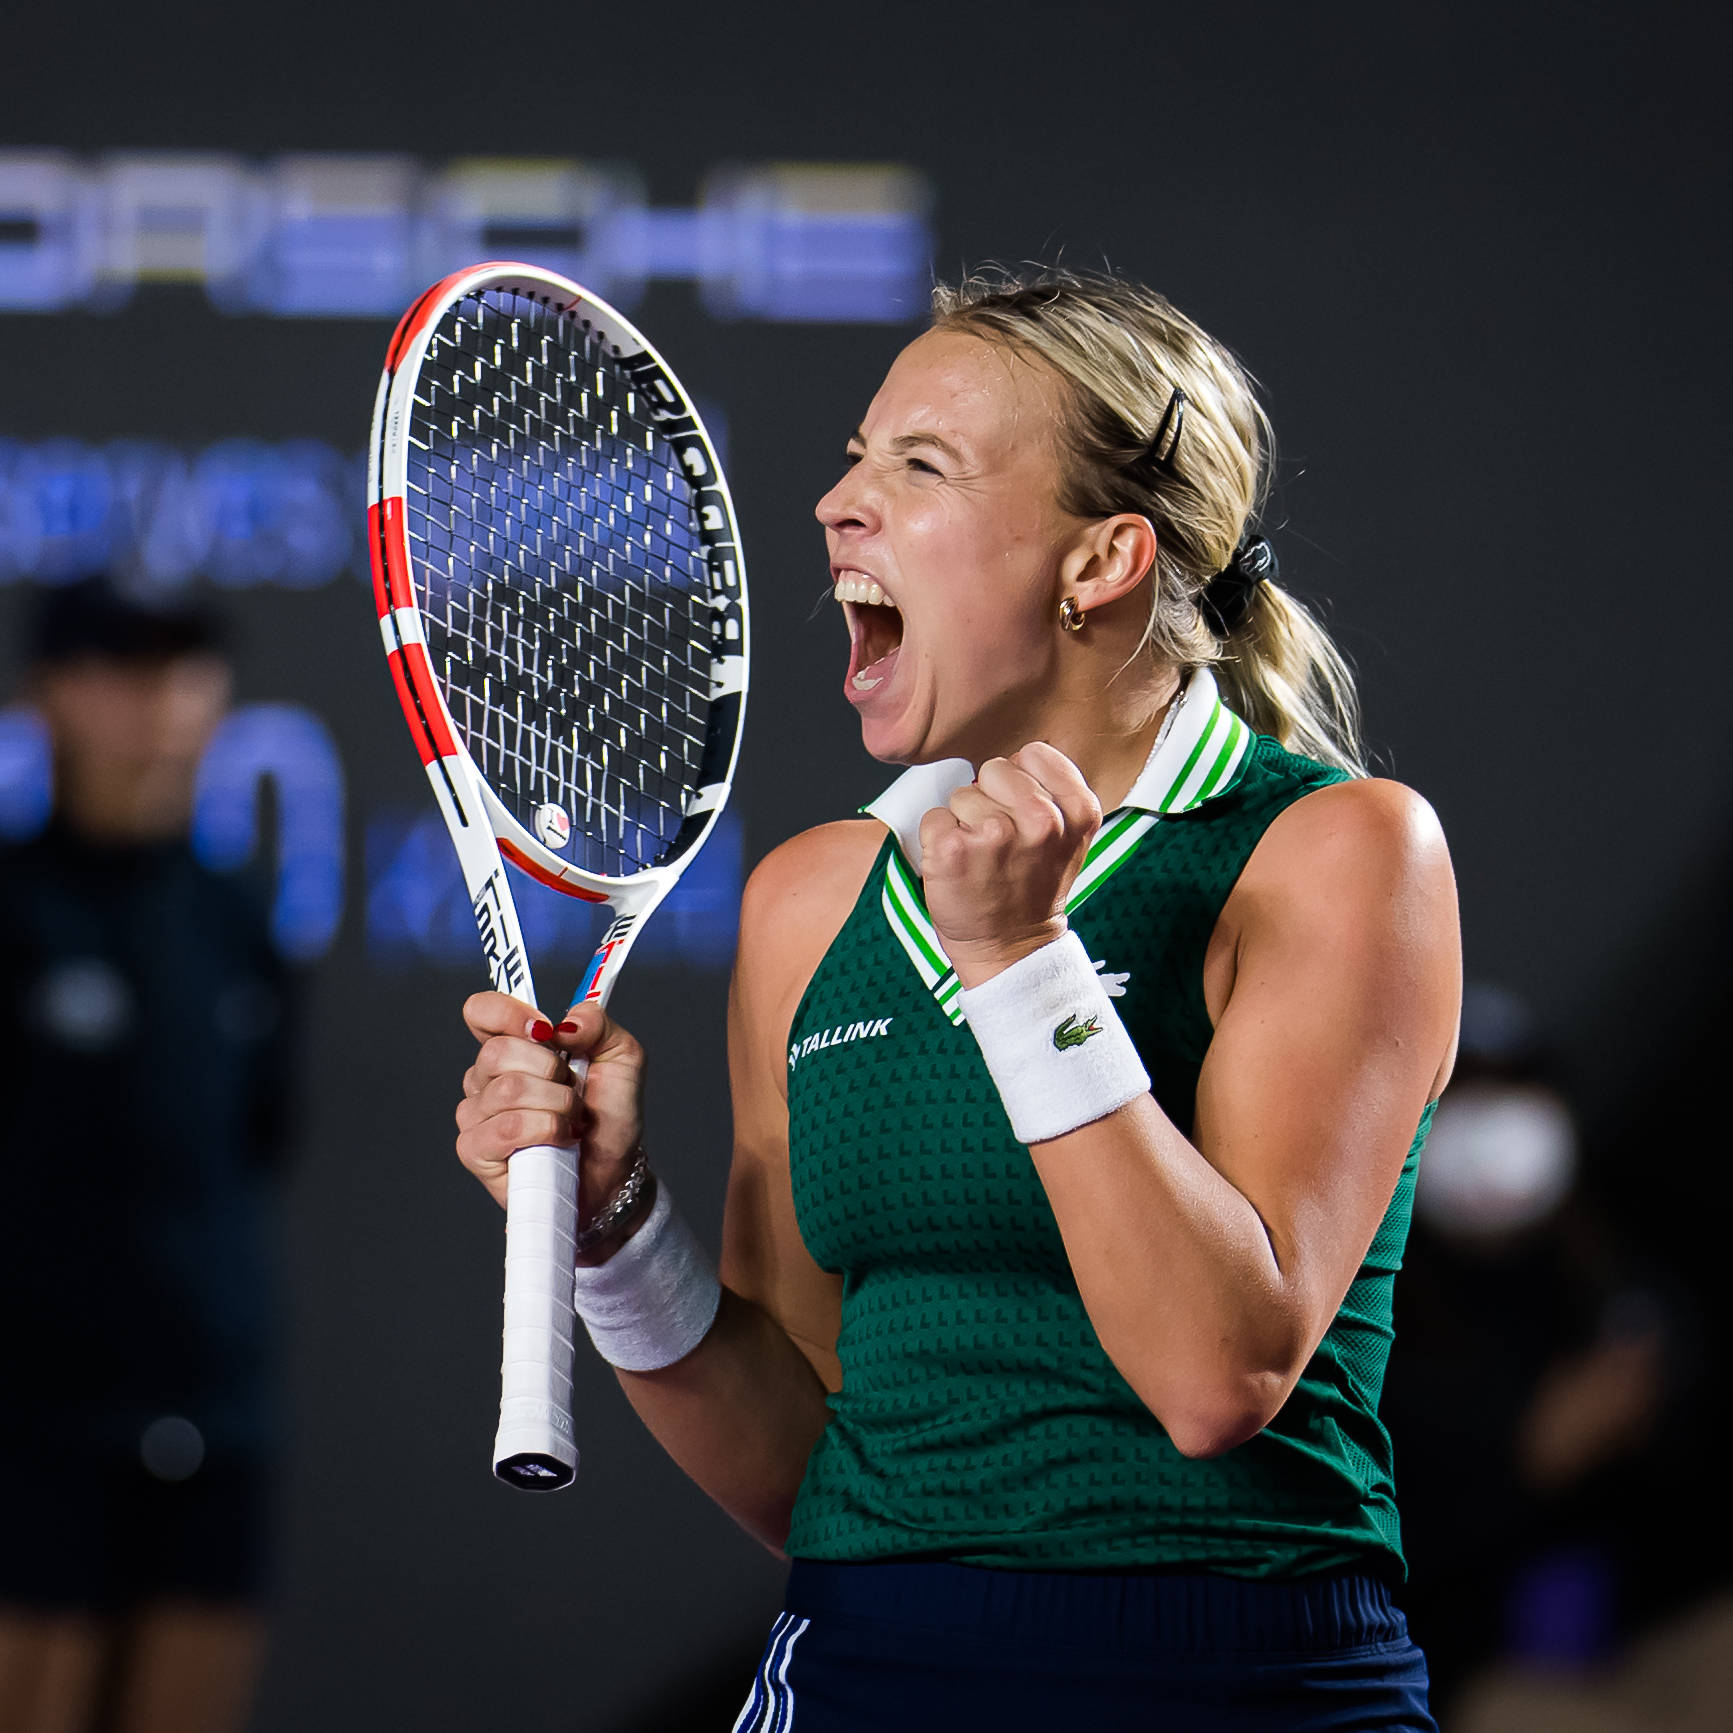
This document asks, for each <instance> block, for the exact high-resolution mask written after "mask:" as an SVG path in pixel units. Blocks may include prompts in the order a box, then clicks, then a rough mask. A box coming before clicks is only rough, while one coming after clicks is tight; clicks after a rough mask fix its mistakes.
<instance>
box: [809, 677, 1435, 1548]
mask: <svg viewBox="0 0 1733 1733" xmlns="http://www.w3.org/2000/svg"><path fill="white" fill-rule="evenodd" d="M971 775H972V772H971V771H970V770H969V767H968V766H967V765H966V764H964V763H962V762H961V761H950V763H949V764H948V765H929V766H922V767H920V768H918V769H916V770H912V771H910V772H908V773H907V774H906V775H905V776H904V777H903V778H901V779H900V780H899V782H898V783H897V784H895V785H894V786H893V788H892V789H891V790H890V791H889V793H888V794H887V796H886V797H885V799H884V800H882V801H881V802H878V803H875V805H874V806H873V807H871V808H869V809H868V810H869V811H872V812H874V813H875V814H876V815H878V816H880V817H881V818H883V819H884V821H885V822H886V823H887V824H888V825H889V826H890V827H891V830H892V835H891V836H890V837H889V838H887V840H886V842H885V845H884V847H883V848H882V849H881V851H880V853H879V855H878V858H877V860H876V861H875V862H874V865H873V870H872V872H871V874H870V875H869V876H868V878H867V882H866V885H865V888H864V889H863V890H862V892H861V894H860V897H859V900H858V901H857V902H856V904H855V906H854V909H853V911H852V913H851V914H850V915H849V918H848V921H847V923H846V924H845V925H844V927H843V929H842V931H841V932H840V933H839V934H838V936H837V938H836V940H835V942H834V943H833V944H832V945H831V947H830V949H829V950H828V951H827V952H826V953H825V955H824V958H823V960H822V961H821V962H820V964H819V967H818V970H817V972H816V973H815V974H814V976H813V978H812V981H811V983H810V985H809V986H808V988H807V991H806V994H805V996H804V998H803V999H802V1000H801V1003H800V1006H799V1009H798V1010H797V1011H796V1013H795V1017H794V1021H793V1023H792V1025H791V1027H790V1032H789V1055H788V1065H789V1070H788V1122H789V1123H788V1133H789V1135H788V1142H789V1161H790V1165H791V1172H792V1178H793V1186H794V1202H795V1209H796V1212H797V1216H798V1219H799V1223H800V1231H801V1235H802V1237H803V1238H804V1240H805V1242H806V1244H807V1247H808V1248H809V1250H810V1251H811V1253H812V1255H813V1257H814V1258H815V1259H816V1260H817V1261H818V1263H819V1264H821V1265H822V1266H823V1267H824V1268H825V1269H827V1270H832V1271H836V1272H839V1273H840V1274H841V1276H842V1278H843V1298H842V1328H841V1333H840V1336H839V1338H838V1341H837V1353H838V1356H839V1358H840V1360H841V1362H842V1388H841V1390H840V1391H839V1392H838V1393H837V1394H836V1395H835V1396H833V1397H832V1398H831V1401H830V1421H829V1424H828V1426H827V1427H826V1429H825V1432H824V1435H823V1437H822V1438H821V1439H820V1441H819V1443H818V1445H817V1447H816V1448H815V1449H814V1451H813V1453H812V1456H811V1459H810V1460H809V1462H808V1464H807V1469H806V1475H805V1478H804V1480H803V1482H802V1485H801V1488H800V1494H799V1498H798V1499H797V1501H796V1504H795V1508H794V1516H793V1523H792V1528H791V1531H790V1534H789V1539H788V1551H789V1553H790V1554H791V1555H793V1556H795V1557H800V1558H813V1559H830V1560H874V1559H892V1558H896V1559H912V1558H929V1559H948V1560H951V1561H953V1562H956V1563H961V1564H972V1565H985V1566H993V1567H999V1568H1005V1569H1013V1570H1016V1569H1024V1570H1096V1571H1102V1570H1123V1569H1180V1570H1194V1571H1214V1572H1222V1573H1225V1574H1228V1575H1233V1576H1245V1577H1265V1578H1275V1577H1289V1576H1299V1575H1305V1574H1309V1573H1313V1572H1318V1571H1326V1570H1337V1569H1365V1570H1374V1571H1377V1572H1380V1573H1381V1574H1384V1575H1387V1576H1394V1577H1400V1576H1402V1575H1403V1574H1404V1573H1405V1567H1404V1564H1403V1560H1402V1553H1401V1544H1400V1538H1399V1534H1398V1528H1397V1520H1396V1505H1395V1500H1394V1491H1393V1486H1392V1479H1391V1453H1390V1440H1389V1436H1388V1434H1387V1433H1386V1432H1385V1429H1384V1427H1383V1425H1382V1424H1381V1423H1380V1422H1379V1419H1378V1396H1379V1390H1380V1387H1381V1385H1382V1383H1383V1377H1384V1365H1385V1360H1386V1358H1387V1356H1388V1353H1389V1349H1390V1342H1391V1339H1392V1334H1393V1332H1392V1329H1391V1287H1392V1284H1393V1280H1394V1276H1395V1272H1396V1270H1397V1268H1398V1266H1399V1265H1400V1263H1401V1257H1402V1248H1403V1244H1404V1242H1405V1240H1406V1238H1407V1233H1408V1220H1409V1210H1410V1203H1411V1200H1412V1196H1413V1189H1414V1178H1415V1172H1416V1168H1417V1164H1418V1159H1419V1153H1420V1146H1421V1143H1422V1142H1423V1141H1424V1137H1425V1132H1426V1127H1427V1123H1428V1121H1429V1120H1430V1117H1431V1109H1430V1108H1429V1109H1428V1110H1427V1113H1426V1115H1425V1116H1424V1117H1423V1118H1422V1120H1421V1123H1420V1126H1419V1128H1418V1130H1417V1132H1416V1135H1415V1138H1414V1143H1413V1147H1412V1148H1411V1149H1410V1151H1409V1154H1408V1159H1407V1161H1406V1163H1405V1164H1404V1166H1403V1169H1402V1174H1401V1178H1400V1180H1399V1182H1398V1184H1397V1186H1396V1190H1395V1195H1394V1197H1393V1198H1392V1200H1391V1203H1390V1207H1389V1209H1388V1211H1387V1212H1386V1214H1385V1217H1384V1220H1383V1223H1382V1225H1381V1226H1380V1228H1379V1230H1378V1232H1377V1234H1376V1236H1375V1237H1374V1239H1373V1242H1372V1246H1371V1249H1370V1251H1369V1252H1368V1253H1367V1256H1366V1260H1365V1263H1364V1264H1363V1265H1362V1266H1361V1268H1360V1270H1359V1272H1358V1274H1357V1276H1356V1277H1355V1280H1354V1282H1353V1285H1352V1286H1351V1287H1350V1288H1349V1290H1348V1294H1347V1298H1346V1299H1345V1300H1344V1301H1343V1303H1342V1308H1341V1310H1340V1311H1339V1312H1338V1313H1337V1315H1336V1318H1335V1321H1334V1322H1333V1323H1332V1324H1331V1326H1330V1329H1329V1331H1328V1332H1327V1334H1326V1335H1325V1337H1324V1340H1323V1342H1322V1344H1321V1345H1320V1347H1319V1349H1318V1351H1317V1353H1316V1354H1315V1355H1314V1356H1313V1358H1312V1361H1311V1363H1310V1364H1309V1365H1308V1366H1307V1368H1306V1370H1305V1373H1304V1375H1303V1376H1302V1377H1301V1379H1300V1381H1299V1383H1298V1385H1297V1386H1296V1387H1295V1389H1294V1392H1293V1394H1292V1395H1291V1396H1290V1397H1289V1399H1288V1401H1287V1402H1286V1404H1284V1406H1283V1408H1282V1410H1281V1412H1280V1413H1279V1414H1278V1415H1277V1416H1276V1417H1275V1419H1274V1420H1272V1421H1271V1422H1270V1424H1269V1425H1268V1426H1267V1427H1265V1428H1264V1430H1263V1431H1262V1432H1260V1433H1259V1434H1258V1435H1257V1436H1256V1437H1255V1438H1253V1439H1250V1440H1248V1441H1247V1442H1246V1443H1244V1444H1241V1445H1239V1446H1238V1447H1237V1448H1235V1449H1233V1450H1230V1451H1228V1452H1226V1453H1225V1454H1224V1455H1221V1456H1218V1457H1215V1458H1212V1459H1209V1460H1207V1461H1203V1460H1191V1459H1188V1458H1186V1457H1184V1456H1182V1455H1181V1454H1180V1453H1179V1452H1178V1451H1177V1450H1176V1449H1175V1448H1174V1446H1173V1445H1172V1443H1171V1442H1170V1441H1169V1439H1168V1437H1167V1434H1166V1432H1165V1431H1164V1430H1163V1428H1162V1426H1161V1423H1160V1422H1159V1421H1158V1420H1157V1419H1156V1418H1155V1417H1154V1415H1152V1414H1151V1413H1150V1412H1149V1410H1148V1409H1147V1408H1145V1407H1144V1405H1143V1404H1142V1402H1140V1401H1139V1400H1138V1398H1137V1396H1136V1394H1135V1393H1134V1392H1133V1391H1132V1389H1131V1387H1130V1386H1129V1385H1128V1384H1127V1383H1126V1382H1125V1380H1124V1379H1123V1378H1122V1377H1121V1376H1120V1375H1119V1373H1118V1372H1117V1371H1116V1370H1115V1369H1114V1367H1113V1364H1112V1362H1111V1361H1110V1360H1109V1359H1108V1357H1107V1355H1106V1354H1105V1353H1104V1352H1103V1351H1102V1348H1101V1345H1100V1343H1099V1342H1098V1341H1097V1339H1096V1335H1095V1331H1094V1329H1093V1328H1092V1327H1091V1325H1090V1322H1089V1318H1088V1316H1087V1314H1086V1313H1085V1311H1084V1308H1083V1303H1082V1301H1081V1299H1080V1298H1079V1296H1078V1292H1077V1284H1076V1282H1075V1280H1074V1279H1073V1277H1072V1274H1071V1267H1070V1264H1069V1262H1068V1260H1067V1258H1066V1255H1065V1248H1064V1245H1063V1243H1062V1242H1061V1240H1060V1236H1059V1230H1058V1226H1057V1224H1056V1223H1055V1221H1054V1219H1053V1213H1052V1210H1051V1209H1050V1208H1049V1206H1048V1203H1047V1198H1046V1194H1045V1192H1044V1191H1043V1189H1042V1186H1041V1181H1040V1179H1039V1177H1038V1175H1037V1174H1036V1171H1035V1167H1034V1163H1033V1162H1031V1161H1030V1159H1029V1153H1028V1151H1027V1149H1025V1148H1024V1146H1023V1145H1022V1144H1020V1143H1018V1142H1017V1140H1016V1138H1015V1137H1014V1136H1013V1135H1012V1132H1011V1127H1010V1123H1009V1122H1008V1120H1007V1119H1006V1117H1005V1113H1004V1109H1003V1108H1002V1107H1001V1105H1000V1102H999V1098H998V1094H997V1092H996V1090H995V1089H994V1086H993V1083H992V1080H991V1078H990V1077H989V1076H988V1073H987V1069H986V1066H985V1065H984V1063H983V1062H982V1060H981V1057H980V1053H979V1050H978V1049H977V1048H976V1045H975V1041H974V1038H973V1037H972V1036H971V1034H970V1033H969V1030H968V1028H967V1027H966V1025H965V1024H964V1023H963V1021H962V1013H961V1009H960V1006H959V1005H958V1003H957V992H958V990H957V985H956V976H955V975H954V974H953V973H952V972H951V971H950V968H949V965H948V963H947V962H946V960H945V957H944V953H943V950H942V947H941V946H940V944H939V940H938V936H937V934H936V933H935V932H934V931H933V928H932V925H931V923H930V922H929V921H928V920H927V918H926V914H925V909H924V906H923V904H922V900H921V886H920V880H919V878H918V877H917V876H916V872H915V868H914V865H913V864H912V863H913V862H916V861H918V856H919V844H918V840H917V836H916V832H917V830H918V822H919V816H920V814H921V812H924V811H925V810H926V809H927V808H928V807H930V806H932V805H935V804H939V803H942V801H943V800H944V799H945V798H946V797H947V795H948V792H949V789H950V788H954V787H955V786H957V785H958V784H959V783H960V782H965V781H968V780H969V779H970V777H971ZM1341 779H1342V777H1341V773H1340V772H1338V771H1335V770H1331V769H1329V768H1327V767H1325V766H1323V765H1321V764H1317V763H1314V762H1313V761H1311V760H1310V759H1305V758H1299V757H1296V756H1294V755H1293V754H1291V753H1289V752H1286V751H1284V750H1283V749H1282V747H1281V746H1280V745H1278V744H1277V743H1276V742H1275V741H1274V740H1271V739H1268V738H1266V737H1262V736H1255V735H1253V734H1252V732H1251V730H1250V729H1249V728H1247V726H1246V725H1245V724H1244V723H1243V722H1242V721H1241V720H1240V719H1239V718H1238V717H1236V716H1234V715H1233V714H1232V712H1230V711H1228V710H1227V709H1226V708H1225V707H1224V706H1223V705H1222V704H1221V702H1220V699H1219V697H1218V696H1217V693H1216V689H1215V683H1214V681H1213V679H1211V677H1210V676H1209V674H1208V673H1207V672H1200V673H1197V674H1194V675H1193V676H1192V679H1191V681H1190V683H1189V684H1188V686H1187V688H1186V692H1185V696H1184V699H1183V701H1182V703H1181V704H1180V705H1178V706H1176V707H1175V709H1174V711H1173V712H1172V715H1171V720H1170V722H1169V724H1168V727H1167V729H1166V731H1165V735H1164V738H1163V739H1162V740H1161V741H1159V742H1158V743H1157V746H1156V748H1155V750H1154V751H1153V752H1152V754H1151V757H1150V761H1149V764H1148V766H1147V767H1146V768H1145V770H1144V772H1143V774H1142V776H1141V777H1140V778H1139V780H1138V783H1137V785H1136V786H1135V787H1134V788H1133V790H1132V795H1131V798H1130V800H1129V801H1128V803H1127V805H1126V806H1125V807H1123V808H1121V809H1120V810H1119V811H1118V812H1117V813H1114V814H1112V815H1111V816H1110V817H1109V818H1108V819H1107V820H1106V821H1105V822H1104V823H1103V825H1102V827H1101V830H1100V832H1099V833H1098V835H1097V837H1096V840H1095V842H1094V844H1093V845H1092V847H1091V849H1090V852H1089V856H1088V859H1087V861H1086V863H1085V865H1084V868H1083V870H1082V872H1081V873H1080V874H1079V876H1078V879H1077V882H1076V885H1075V886H1074V888H1073V891H1072V894H1071V898H1070V901H1069V903H1068V909H1067V912H1068V917H1069V921H1070V925H1071V927H1072V928H1073V930H1074V931H1075V932H1077V934H1078V935H1079V936H1080V937H1081V939H1082V940H1083V943H1084V945H1085V946H1086V947H1087V949H1088V952H1089V955H1090V958H1091V959H1092V960H1094V961H1095V964H1096V967H1097V969H1098V970H1101V971H1102V977H1103V979H1104V981H1105V982H1106V983H1107V986H1108V991H1109V992H1110V993H1111V994H1113V995H1114V996H1115V1000H1116V1005H1117V1008H1118V1010H1119V1013H1120V1016H1121V1018H1122V1019H1123V1020H1124V1022H1125V1025H1126V1028H1127V1029H1128V1030H1129V1031H1130V1033H1131V1036H1132V1039H1133V1040H1134V1041H1135V1042H1136V1044H1137V1048H1138V1051H1139V1052H1140V1053H1141V1055H1142V1057H1143V1062H1144V1065H1145V1067H1146V1068H1147V1069H1148V1071H1149V1074H1150V1078H1151V1080H1152V1088H1153V1092H1154V1095H1155V1098H1156V1100H1157V1101H1158V1102H1160V1104H1161V1106H1162V1108H1163V1110H1164V1111H1165V1112H1166V1113H1167V1114H1168V1116H1169V1117H1170V1118H1171V1119H1172V1120H1173V1121H1174V1123H1175V1124H1176V1125H1177V1126H1178V1127H1179V1128H1180V1130H1181V1131H1184V1132H1187V1133H1188V1134H1189V1132H1190V1129H1191V1123H1192V1112H1193V1104H1194V1098H1195V1093H1196V1088H1197V1078H1198V1071H1199V1068H1200V1066H1201V1065H1202V1063H1203V1058H1204V1054H1205V1052H1206V1050H1207V1049H1208V1047H1209V1043H1210V1035H1211V1026H1210V1021H1209V1016H1208V1012H1207V1010H1206V1008H1205V1004H1204V996H1203V961H1204V951H1205V948H1206V946H1207V945H1208V943H1209V939H1210V934H1211V932H1212V930H1213V929H1214V927H1215V924H1216V918H1217V916H1218V915H1219V913H1220V912H1221V908H1222V905H1223V903H1224V902H1225V901H1226V900H1227V896H1228V893H1229V891H1230V890H1231V889H1232V888H1233V885H1234V882H1235V880H1236V879H1237V878H1238V877H1239V874H1240V872H1241V870H1242V869H1243V868H1244V866H1245V863H1246V861H1247V859H1248V858H1249V857H1250V855H1251V852H1252V850H1253V848H1254V847H1255V846H1256V844H1257V841H1258V839H1259V837H1261V836H1262V835H1263V833H1264V831H1265V829H1266V828H1267V827H1268V826H1269V824H1270V822H1271V821H1272V820H1273V819H1274V818H1275V817H1276V815H1277V814H1278V813H1280V812H1281V811H1282V810H1283V809H1284V808H1285V807H1287V806H1288V805H1290V804H1291V803H1292V802H1293V801H1295V800H1297V799H1299V798H1300V797H1301V796H1302V795H1304V794H1307V793H1309V792H1310V791H1312V790H1314V789H1317V788H1320V787H1323V786H1324V785H1325V784H1327V783H1331V782H1335V781H1339V780H1341ZM899 838H900V840H899Z"/></svg>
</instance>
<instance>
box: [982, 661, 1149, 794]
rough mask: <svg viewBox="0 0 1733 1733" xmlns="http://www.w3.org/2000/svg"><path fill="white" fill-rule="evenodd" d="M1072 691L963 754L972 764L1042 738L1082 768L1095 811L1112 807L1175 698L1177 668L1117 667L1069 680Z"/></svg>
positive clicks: (1142, 762) (1125, 791)
mask: <svg viewBox="0 0 1733 1733" xmlns="http://www.w3.org/2000/svg"><path fill="white" fill-rule="evenodd" d="M1073 684H1074V686H1075V688H1076V689H1074V690H1072V691H1069V692H1066V691H1061V692H1057V693H1055V694H1054V695H1053V697H1052V698H1051V700H1050V701H1049V702H1047V703H1045V704H1043V705H1042V706H1041V707H1040V709H1039V710H1038V712H1037V713H1036V714H1034V715H1032V716H1027V717H1025V718H1023V719H1022V720H1020V721H1019V722H1018V723H1017V724H1016V725H1014V726H1012V727H1011V728H1009V729H1005V730H996V731H995V732H999V733H1003V734H1005V735H1006V736H1007V737H1009V736H1013V735H1014V736H1015V741H1014V743H1013V744H1011V745H1008V746H1004V745H1001V746H995V747H993V748H992V749H991V750H989V751H984V752H982V753H981V754H980V756H979V757H976V756H975V754H973V753H970V754H968V755H967V756H968V757H969V758H970V759H971V761H972V762H973V763H974V764H975V765H976V767H977V768H979V766H980V765H981V763H982V762H983V761H984V760H986V759H988V758H994V757H998V756H1001V755H1003V756H1005V757H1009V756H1010V755H1011V753H1013V752H1016V751H1018V750H1019V749H1020V748H1021V747H1023V746H1025V745H1027V744H1028V742H1029V741H1031V740H1044V741H1046V742H1047V744H1048V745H1049V746H1052V747H1054V748H1056V749H1057V750H1058V751H1060V752H1063V753H1064V754H1065V756H1066V757H1067V758H1069V759H1070V760H1071V762H1072V763H1073V764H1075V765H1076V766H1077V768H1078V770H1079V771H1081V772H1082V774H1083V780H1084V781H1085V782H1087V783H1088V784H1089V786H1090V788H1091V790H1093V792H1094V794H1095V798H1096V799H1097V800H1098V801H1100V802H1101V810H1102V811H1103V812H1104V813H1105V812H1112V811H1114V810H1115V809H1116V808H1118V807H1120V806H1123V805H1124V804H1125V798H1126V796H1127V795H1128V794H1130V792H1131V787H1132V784H1133V783H1134V782H1136V781H1137V778H1138V776H1139V774H1140V773H1141V772H1142V770H1143V767H1144V765H1145V764H1146V763H1147V762H1148V761H1149V754H1150V749H1151V748H1152V747H1153V746H1154V745H1155V737H1156V735H1158V734H1159V733H1160V732H1161V725H1162V723H1163V722H1165V721H1166V720H1167V717H1168V713H1169V712H1170V711H1171V710H1172V708H1173V706H1174V704H1175V703H1176V702H1177V701H1178V698H1179V693H1180V689H1181V686H1182V685H1183V682H1182V680H1181V679H1180V675H1179V670H1178V669H1176V668H1173V667H1170V666H1167V665H1165V664H1154V665H1150V666H1148V667H1147V668H1146V669H1138V668H1136V667H1135V666H1130V667H1125V668H1124V669H1123V671H1122V672H1119V673H1117V675H1116V676H1115V675H1113V674H1112V673H1111V671H1110V672H1109V674H1106V675H1102V674H1097V675H1096V677H1094V678H1090V679H1084V680H1080V681H1077V682H1074V683H1073Z"/></svg>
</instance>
